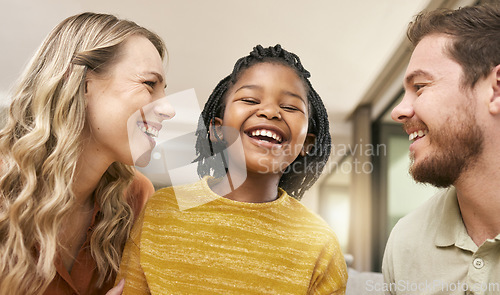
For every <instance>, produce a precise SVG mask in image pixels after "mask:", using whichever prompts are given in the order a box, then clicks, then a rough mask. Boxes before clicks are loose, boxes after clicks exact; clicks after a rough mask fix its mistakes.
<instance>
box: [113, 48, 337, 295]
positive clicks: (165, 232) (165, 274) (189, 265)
mask: <svg viewBox="0 0 500 295" xmlns="http://www.w3.org/2000/svg"><path fill="white" fill-rule="evenodd" d="M309 76H310V74H309V72H307V71H306V70H305V69H304V68H303V67H302V64H301V63H300V60H299V58H298V57H297V56H296V55H295V54H293V53H290V52H287V51H286V50H284V49H282V48H281V46H279V45H276V46H274V47H269V48H263V47H262V46H257V47H255V48H254V50H253V51H252V52H251V53H250V55H249V56H246V57H243V58H241V59H239V60H238V61H237V62H236V65H235V67H234V70H233V72H232V73H231V74H230V75H229V76H227V77H226V78H224V79H223V80H222V81H221V82H219V84H218V85H217V87H216V88H215V90H214V91H213V93H212V95H211V96H210V98H209V99H208V102H207V103H206V105H205V108H204V110H203V113H202V118H201V119H200V123H201V127H202V128H201V129H199V131H198V133H197V134H198V139H197V151H198V154H199V157H198V161H199V162H198V163H199V166H198V171H199V174H200V176H202V177H203V179H202V180H200V181H199V182H197V183H195V184H190V185H185V186H181V187H173V188H172V187H170V188H165V189H162V190H159V191H158V192H156V193H155V194H154V195H153V196H152V198H151V199H150V201H149V202H148V204H147V205H146V209H145V211H144V212H143V214H142V215H141V216H140V217H139V220H138V223H137V224H136V226H134V229H133V230H132V233H131V239H129V241H128V242H127V245H126V247H125V250H124V251H125V253H124V256H123V260H122V264H121V268H120V274H119V277H120V278H121V277H125V278H126V285H125V289H124V291H125V292H126V294H143V293H147V292H151V294H343V293H344V292H345V286H346V280H347V274H346V265H345V262H344V257H343V255H342V253H341V250H340V247H339V244H338V242H337V239H336V237H335V234H334V233H333V231H332V230H331V229H330V228H329V227H328V225H327V224H326V223H325V222H324V221H323V220H322V219H321V218H319V217H318V216H317V215H315V214H314V213H312V212H311V211H309V210H308V209H306V207H305V206H303V205H302V204H301V203H300V202H299V201H298V200H299V199H300V198H301V197H302V195H303V194H304V191H305V190H307V189H308V188H309V187H310V186H311V185H313V184H314V182H315V181H316V180H317V178H318V177H319V175H320V174H321V172H322V170H323V167H324V165H325V163H326V161H327V159H328V157H329V154H330V148H331V143H330V134H329V131H328V119H327V114H326V110H325V108H324V106H323V103H322V102H321V99H320V97H319V96H318V94H317V93H316V92H315V91H314V89H313V88H312V86H311V84H310V82H309V80H308V78H309ZM205 126H206V127H205ZM235 145H240V146H241V149H242V152H238V151H237V150H236V151H235V150H234V149H232V148H231V147H234V146H235ZM217 154H219V155H222V156H223V159H224V162H225V163H228V165H226V168H227V169H217V168H216V166H217V163H216V162H217V161H218V160H217V159H218V158H217V157H214V156H216V155H217ZM232 164H234V165H232ZM222 179H225V180H227V181H222ZM228 183H229V185H228ZM186 196H187V197H191V199H193V200H196V199H200V200H202V199H203V200H207V201H204V202H200V203H199V204H198V205H197V206H192V207H190V208H188V209H186V210H182V207H181V206H180V204H181V203H182V202H184V201H185V200H182V198H186Z"/></svg>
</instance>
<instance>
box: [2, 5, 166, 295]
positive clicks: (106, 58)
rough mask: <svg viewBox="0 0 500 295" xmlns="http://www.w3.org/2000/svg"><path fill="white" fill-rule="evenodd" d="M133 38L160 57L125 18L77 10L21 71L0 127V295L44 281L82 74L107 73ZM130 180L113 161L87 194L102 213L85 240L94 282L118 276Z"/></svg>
mask: <svg viewBox="0 0 500 295" xmlns="http://www.w3.org/2000/svg"><path fill="white" fill-rule="evenodd" d="M132 35H141V36H144V37H146V38H148V39H149V40H150V41H151V42H152V43H153V45H154V46H155V47H156V49H157V50H158V52H159V54H160V56H161V58H162V59H163V58H164V56H165V55H166V49H165V45H164V43H163V41H162V40H161V38H160V37H158V36H157V35H156V34H154V33H152V32H150V31H149V30H147V29H145V28H143V27H140V26H138V25H137V24H135V23H134V22H131V21H127V20H120V19H117V18H116V17H115V16H112V15H107V14H96V13H82V14H79V15H75V16H72V17H69V18H67V19H65V20H64V21H63V22H61V23H60V24H59V25H58V26H57V27H55V28H54V29H53V30H52V32H51V33H50V34H49V35H48V36H47V37H46V39H45V41H44V42H43V43H42V45H41V46H40V48H39V49H38V51H37V52H36V53H35V55H34V56H33V58H32V60H31V61H30V63H29V65H28V66H27V68H26V70H25V72H24V73H23V74H22V75H21V77H20V79H19V81H18V84H17V87H16V88H15V92H14V93H13V101H12V103H11V106H10V109H9V117H8V119H7V123H6V126H5V127H4V128H3V129H2V130H1V131H0V159H1V160H0V161H1V162H0V163H1V165H0V166H1V168H0V169H1V175H0V294H5V293H6V292H7V293H9V292H11V291H12V290H16V292H18V293H22V294H39V293H43V292H44V290H46V288H47V286H48V285H49V284H50V282H51V281H52V280H53V278H54V276H55V273H56V270H55V265H54V259H55V256H56V253H57V251H60V250H61V249H62V248H61V247H62V246H61V245H59V244H58V234H59V229H60V228H61V226H62V223H63V221H64V220H67V219H68V218H70V214H71V212H72V210H74V207H75V196H74V194H73V192H72V183H73V181H74V178H75V174H76V172H77V171H76V163H77V161H78V159H79V157H80V155H81V151H82V141H81V137H80V136H81V134H82V130H83V128H84V125H85V118H86V103H85V99H84V91H85V89H84V87H85V79H86V74H87V71H93V72H96V73H97V74H99V73H104V72H105V71H106V70H107V69H109V67H110V66H112V65H113V62H114V61H115V59H114V57H115V56H116V55H117V53H118V51H119V49H120V45H121V44H122V43H123V42H124V41H125V40H126V39H127V38H128V37H129V36H132ZM132 177H133V170H132V167H129V166H127V165H124V164H121V163H116V162H115V163H113V164H112V165H111V166H110V167H109V168H108V170H107V171H106V173H105V174H104V175H103V177H102V178H101V180H100V182H99V184H98V186H97V188H96V190H95V193H94V196H95V201H96V202H97V204H98V205H99V206H100V209H101V210H100V216H99V222H98V223H97V225H96V227H95V228H94V231H93V233H92V235H91V244H90V246H91V253H92V256H93V258H94V259H95V261H96V263H97V268H98V272H99V274H100V279H99V282H98V285H102V284H103V282H104V281H105V280H106V279H109V278H110V277H111V276H112V275H113V274H114V273H115V272H116V271H117V269H118V265H119V262H120V258H121V253H122V249H123V245H124V243H125V241H126V239H127V237H128V235H129V232H130V228H131V223H132V218H133V216H132V215H133V213H132V209H131V208H130V206H129V205H128V203H127V198H128V197H127V196H125V195H124V191H125V190H126V188H127V186H128V185H129V184H130V182H131V179H132Z"/></svg>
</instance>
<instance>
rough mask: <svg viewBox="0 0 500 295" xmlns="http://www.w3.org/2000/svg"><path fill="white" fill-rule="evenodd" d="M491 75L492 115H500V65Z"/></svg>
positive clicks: (490, 106) (490, 107)
mask: <svg viewBox="0 0 500 295" xmlns="http://www.w3.org/2000/svg"><path fill="white" fill-rule="evenodd" d="M490 75H491V80H490V81H491V87H492V88H493V95H492V96H491V98H490V102H489V110H490V113H491V114H492V115H498V114H500V65H497V66H496V67H494V68H493V70H492V71H491V74H490Z"/></svg>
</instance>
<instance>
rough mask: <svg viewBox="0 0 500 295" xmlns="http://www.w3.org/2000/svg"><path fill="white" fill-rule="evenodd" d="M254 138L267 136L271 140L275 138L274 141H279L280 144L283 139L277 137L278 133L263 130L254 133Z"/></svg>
mask: <svg viewBox="0 0 500 295" xmlns="http://www.w3.org/2000/svg"><path fill="white" fill-rule="evenodd" d="M252 136H266V137H269V138H273V139H275V140H277V141H278V142H281V137H280V136H279V135H277V134H276V133H274V132H272V131H269V130H264V129H262V130H255V131H252Z"/></svg>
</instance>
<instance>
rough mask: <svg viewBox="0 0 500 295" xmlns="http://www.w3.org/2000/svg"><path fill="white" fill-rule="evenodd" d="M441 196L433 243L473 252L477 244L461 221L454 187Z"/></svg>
mask: <svg viewBox="0 0 500 295" xmlns="http://www.w3.org/2000/svg"><path fill="white" fill-rule="evenodd" d="M442 198H444V199H443V201H442V202H440V204H441V206H442V208H441V210H438V212H440V213H441V214H440V216H438V217H437V218H438V219H439V220H438V228H437V231H436V236H435V239H434V243H435V245H436V246H437V247H449V246H453V245H455V246H457V247H458V248H461V249H464V250H468V251H472V252H475V251H476V250H477V246H476V244H474V242H473V241H472V239H471V237H470V236H469V234H468V233H467V229H466V228H465V225H464V223H463V220H462V214H461V213H460V207H459V205H458V200H457V192H456V189H455V187H451V188H449V189H448V191H447V192H446V193H445V194H444V195H443V196H442Z"/></svg>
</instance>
